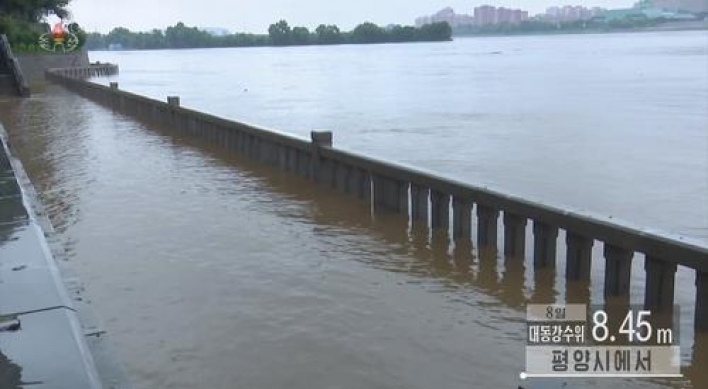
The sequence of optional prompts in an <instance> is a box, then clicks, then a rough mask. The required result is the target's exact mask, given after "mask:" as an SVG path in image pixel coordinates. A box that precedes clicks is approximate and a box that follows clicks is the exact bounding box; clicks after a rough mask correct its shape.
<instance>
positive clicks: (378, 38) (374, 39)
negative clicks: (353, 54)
mask: <svg viewBox="0 0 708 389" xmlns="http://www.w3.org/2000/svg"><path fill="white" fill-rule="evenodd" d="M385 40H386V31H385V30H384V29H383V28H381V27H379V26H377V25H375V24H374V23H370V22H366V23H362V24H360V25H358V26H356V27H355V28H354V30H353V31H352V41H353V42H354V43H379V42H384V41H385Z"/></svg>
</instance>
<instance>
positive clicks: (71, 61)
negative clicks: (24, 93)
mask: <svg viewBox="0 0 708 389" xmlns="http://www.w3.org/2000/svg"><path fill="white" fill-rule="evenodd" d="M16 57H17V60H18V61H19V63H20V66H21V67H22V71H23V72H24V74H25V78H26V79H27V82H28V83H29V84H30V85H31V86H32V85H38V84H44V83H45V82H46V81H45V79H44V72H45V71H46V70H47V69H55V68H75V67H87V66H89V57H88V52H87V51H86V50H79V51H74V52H70V53H47V52H40V53H20V54H17V55H16Z"/></svg>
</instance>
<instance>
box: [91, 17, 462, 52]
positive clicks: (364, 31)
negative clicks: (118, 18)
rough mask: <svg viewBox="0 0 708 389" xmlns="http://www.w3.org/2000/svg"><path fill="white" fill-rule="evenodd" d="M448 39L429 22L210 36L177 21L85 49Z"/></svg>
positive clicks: (284, 26) (123, 32)
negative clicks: (161, 27) (417, 25)
mask: <svg viewBox="0 0 708 389" xmlns="http://www.w3.org/2000/svg"><path fill="white" fill-rule="evenodd" d="M451 38H452V28H451V27H450V25H449V24H447V23H445V22H443V23H433V24H428V25H425V26H422V27H412V26H400V25H394V26H390V27H387V28H383V27H380V26H377V25H376V24H374V23H369V22H367V23H362V24H360V25H358V26H356V28H354V29H353V30H352V31H348V32H344V31H341V30H340V29H339V27H337V26H336V25H333V24H329V25H325V24H321V25H319V26H318V27H317V28H316V29H315V30H314V31H310V30H309V29H308V28H306V27H290V25H288V22H286V21H285V20H281V21H279V22H277V23H273V24H271V25H270V27H269V28H268V34H267V35H266V34H248V33H236V34H227V35H213V34H210V33H209V32H207V31H205V30H200V29H199V28H197V27H188V26H186V25H185V24H184V23H182V22H180V23H177V24H176V25H174V26H171V27H167V28H166V29H165V30H164V32H163V31H162V30H158V29H154V30H152V31H150V32H133V31H130V30H128V29H127V28H123V27H118V28H114V29H113V30H111V32H109V33H108V34H100V33H95V32H94V33H90V34H88V35H87V37H86V48H87V49H89V50H102V49H107V48H109V46H110V45H120V46H119V47H121V48H123V49H134V50H142V49H183V48H210V47H249V46H292V45H332V44H365V43H394V42H424V41H447V40H450V39H451Z"/></svg>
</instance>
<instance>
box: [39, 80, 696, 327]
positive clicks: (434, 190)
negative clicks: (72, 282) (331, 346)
mask: <svg viewBox="0 0 708 389" xmlns="http://www.w3.org/2000/svg"><path fill="white" fill-rule="evenodd" d="M69 73H70V72H69ZM48 78H50V79H51V80H53V81H54V82H57V83H59V84H62V85H64V86H65V87H67V88H68V89H70V90H72V91H74V92H76V93H78V94H80V95H83V96H85V97H87V98H90V99H92V100H94V101H97V102H99V103H101V104H104V105H106V106H108V107H111V108H112V109H114V110H116V111H118V112H121V113H123V114H126V115H130V116H133V117H135V118H137V119H140V120H144V121H147V122H151V123H156V124H158V125H160V126H163V127H165V128H168V129H170V130H172V131H174V132H175V133H177V134H180V135H187V136H191V137H194V138H199V139H203V140H206V141H208V142H210V143H212V144H214V145H217V146H220V147H223V148H225V149H228V150H230V151H232V152H235V153H239V154H243V155H246V156H248V157H250V158H253V159H255V160H259V161H262V162H264V163H266V164H269V165H271V166H274V167H277V168H279V169H282V170H285V171H290V172H293V173H294V174H297V175H300V176H302V177H306V178H309V179H311V180H313V181H316V182H319V183H321V184H324V185H327V186H330V187H332V188H336V189H337V190H339V191H341V192H344V193H348V194H351V195H354V196H356V197H358V198H359V199H361V200H363V201H367V202H369V203H370V204H371V205H372V209H373V212H374V213H383V212H386V213H400V214H403V215H405V216H407V217H408V219H409V221H410V223H411V224H412V225H420V226H423V227H429V228H431V229H433V230H437V231H438V232H442V233H445V234H449V233H451V234H452V238H453V239H454V240H456V241H469V242H470V243H471V241H472V239H473V237H472V236H471V235H472V230H473V229H472V222H473V219H476V222H477V228H476V229H477V236H476V241H477V247H479V248H481V249H491V250H496V247H497V240H498V237H499V236H503V239H504V242H503V244H502V247H503V250H504V255H505V256H506V257H507V258H510V259H517V260H523V258H524V257H525V253H526V247H525V242H526V230H527V228H526V227H527V224H528V222H529V221H531V223H532V224H533V228H532V231H533V242H534V244H533V261H534V267H535V268H536V269H542V268H553V267H555V266H556V262H557V261H558V258H557V257H558V255H557V247H558V244H559V242H558V234H559V229H563V230H565V233H566V234H565V236H566V242H565V244H566V247H567V250H566V251H567V254H566V257H565V261H566V278H567V279H568V280H585V281H589V279H590V275H591V266H592V247H593V245H595V244H602V245H603V248H604V256H605V261H606V264H605V280H604V282H605V296H606V297H625V298H627V299H628V296H629V282H630V279H631V262H632V260H633V258H634V257H635V253H639V254H643V255H644V256H645V258H646V261H645V263H646V264H645V271H646V280H647V281H646V290H645V305H646V307H647V308H650V309H653V310H654V312H662V311H663V312H669V313H670V311H671V310H672V309H673V302H674V283H675V273H676V270H677V265H680V266H685V267H689V268H691V269H694V270H695V272H696V287H697V295H696V316H695V321H694V323H695V328H696V329H697V330H700V331H705V330H708V248H706V247H703V246H701V245H698V244H695V243H689V242H685V241H681V240H677V239H672V238H669V237H665V236H660V235H657V234H653V233H649V232H646V231H643V230H640V229H635V228H631V227H628V226H623V225H619V224H616V223H614V222H611V221H608V220H602V219H598V218H594V217H591V216H587V215H581V214H577V213H573V212H569V211H566V210H562V209H558V208H554V207H550V206H547V205H544V204H539V203H535V202H531V201H527V200H524V199H521V198H518V197H515V196H510V195H506V194H503V193H498V192H495V191H491V190H488V189H486V188H480V187H476V186H473V185H470V184H467V183H463V182H459V181H455V180H451V179H447V178H443V177H440V176H438V175H435V174H432V173H428V172H425V171H421V170H419V169H414V168H410V167H406V166H402V165H400V164H395V163H391V162H386V161H380V160H376V159H373V158H369V157H366V156H363V155H359V154H356V153H352V152H348V151H343V150H338V149H336V148H333V147H332V135H331V133H329V132H313V133H312V137H311V139H310V140H305V139H301V138H297V137H293V136H290V135H287V134H283V133H280V132H276V131H272V130H266V129H262V128H257V127H254V126H250V125H246V124H243V123H239V122H235V121H231V120H226V119H223V118H219V117H216V116H213V115H208V114H205V113H202V112H198V111H195V110H191V109H188V108H184V107H181V106H180V105H179V98H178V97H169V98H168V102H162V101H158V100H154V99H150V98H147V97H144V96H140V95H137V94H133V93H129V92H125V91H122V90H120V89H118V85H117V84H115V83H112V84H111V86H103V85H98V84H94V83H90V82H87V81H83V80H79V79H76V78H72V77H71V76H67V70H62V71H55V72H50V73H49V74H48ZM473 211H474V212H475V213H476V218H473ZM500 215H501V216H502V217H503V219H502V221H503V222H502V225H503V234H500V232H499V231H497V230H498V225H499V217H500Z"/></svg>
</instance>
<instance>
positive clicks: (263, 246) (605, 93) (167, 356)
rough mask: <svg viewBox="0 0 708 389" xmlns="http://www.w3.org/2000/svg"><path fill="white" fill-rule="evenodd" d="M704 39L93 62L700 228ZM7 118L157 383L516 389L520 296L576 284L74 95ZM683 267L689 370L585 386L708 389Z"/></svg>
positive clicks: (285, 122)
mask: <svg viewBox="0 0 708 389" xmlns="http://www.w3.org/2000/svg"><path fill="white" fill-rule="evenodd" d="M706 38H708V34H706V33H705V32H677V33H651V34H649V33H647V34H621V35H620V34H618V35H583V36H577V35H576V36H572V35H569V36H553V37H513V38H507V37H505V38H479V39H457V40H455V41H454V42H449V43H430V44H427V43H426V44H405V45H372V46H333V47H301V48H277V49H276V48H250V49H216V50H181V51H153V52H119V53H118V52H96V53H91V59H92V60H100V61H111V62H117V63H118V64H119V65H120V67H121V74H120V76H118V77H117V81H119V82H120V86H121V88H122V89H126V90H130V91H135V92H139V93H143V94H147V95H150V96H154V97H159V98H164V96H166V95H168V94H169V95H173V94H176V95H180V96H181V97H182V104H183V105H185V106H189V107H194V108H199V109H202V110H205V111H208V112H212V113H216V114H219V115H223V116H227V117H230V118H234V119H238V120H243V121H247V122H250V123H254V124H257V125H264V126H268V127H274V128H278V129H279V130H282V131H286V132H292V133H295V134H300V135H306V134H307V133H308V132H309V131H310V130H311V129H314V128H326V129H331V130H333V131H334V133H335V139H334V142H335V146H343V147H345V148H348V149H353V150H356V151H360V152H363V153H366V154H370V155H375V156H378V157H381V158H386V159H390V160H395V161H400V162H404V163H407V164H410V165H414V166H419V167H421V168H425V169H428V170H433V171H436V172H439V173H441V174H444V175H447V176H450V177H455V178H460V179H462V180H465V181H468V182H470V183H473V184H477V185H485V186H490V187H493V188H495V189H498V190H502V191H506V192H510V193H513V194H517V195H522V196H526V197H529V198H532V199H536V200H539V201H542V202H545V203H549V204H553V205H558V206H568V207H570V208H574V209H582V210H585V211H588V212H593V213H596V214H598V215H602V216H608V215H612V216H613V217H614V218H619V219H624V220H627V221H628V223H630V224H633V225H639V226H642V227H650V228H653V229H657V230H660V231H664V232H666V233H667V234H671V235H675V236H683V237H684V238H685V239H692V240H696V241H701V242H704V243H705V242H708V202H707V201H705V200H706V199H707V198H708V130H707V129H706V123H708V88H706V85H708V47H707V46H706V42H707V41H706ZM97 81H98V82H107V80H97ZM0 115H1V116H0V118H2V121H3V123H4V124H5V126H6V127H7V129H8V132H9V133H10V139H11V140H12V142H13V144H14V147H15V149H16V152H17V154H18V155H19V157H20V158H21V159H22V160H23V163H24V164H25V168H26V170H27V171H28V173H29V174H30V176H31V177H32V179H33V181H34V182H35V185H36V186H37V187H38V190H39V192H40V193H41V196H42V198H43V200H44V201H45V203H46V204H47V207H48V209H49V212H50V215H51V217H52V221H53V222H54V224H55V225H56V228H57V231H58V232H59V234H60V235H61V238H62V239H63V240H64V242H65V247H66V248H67V250H68V251H69V253H70V258H71V261H72V262H74V266H75V267H76V268H77V270H78V271H79V273H80V274H81V275H82V278H83V281H84V282H85V283H86V286H87V289H88V294H89V295H90V296H92V298H93V300H94V303H95V304H94V305H95V306H96V309H97V310H98V311H99V313H100V314H101V316H102V318H103V319H104V321H105V325H106V327H107V330H108V331H109V332H110V333H111V334H112V335H113V339H114V341H115V342H116V344H117V349H118V352H119V356H120V357H121V359H123V360H124V361H125V362H126V364H127V365H128V368H129V371H130V373H131V375H132V377H133V378H134V380H135V383H136V384H137V386H138V387H139V388H145V389H147V388H157V387H160V388H194V387H210V388H233V387H239V388H240V387H242V388H284V387H288V388H317V387H331V388H362V387H366V388H421V389H422V388H431V387H442V388H477V387H480V388H483V387H484V388H490V387H498V388H502V387H506V388H513V387H516V386H517V385H518V382H519V380H518V374H519V372H521V371H522V370H523V368H524V354H523V350H524V344H525V343H524V339H525V325H524V322H523V319H524V313H525V312H524V306H525V304H526V303H528V302H529V301H539V302H540V301H543V302H548V301H554V300H557V301H565V300H566V298H570V297H571V296H570V294H571V293H572V291H571V292H566V287H565V282H564V281H563V279H562V278H563V277H560V276H559V277H556V276H555V274H554V273H552V272H541V273H540V274H537V275H533V272H532V270H531V267H532V266H531V265H530V264H529V262H528V261H527V262H526V263H519V262H516V263H504V261H501V260H497V259H496V258H485V257H481V258H479V257H477V256H476V255H474V252H470V250H468V249H465V248H464V247H452V246H450V245H449V244H448V242H447V241H438V242H436V241H435V240H434V241H433V242H432V243H429V242H428V240H427V236H420V235H419V234H416V233H415V231H409V230H408V229H407V228H405V226H404V223H403V222H402V221H401V220H400V219H399V218H396V217H383V218H379V217H377V218H376V219H372V218H371V217H370V216H369V212H368V208H367V207H365V206H364V205H362V204H358V203H357V202H356V201H353V200H352V199H351V198H349V197H346V196H342V195H339V194H336V193H333V192H330V191H328V190H326V189H323V188H318V187H314V186H312V185H310V184H309V183H308V182H307V181H304V180H301V179H298V178H293V177H289V176H287V175H284V174H282V173H279V172H276V171H273V170H271V169H269V168H264V167H261V166H259V165H257V164H253V163H251V162H249V161H246V160H242V159H240V158H238V157H235V156H233V155H227V154H225V153H223V152H220V151H218V150H214V149H211V148H209V147H206V146H204V145H202V144H200V143H195V142H191V141H187V140H183V139H178V138H175V137H173V136H170V135H169V134H167V133H165V132H164V131H158V130H156V129H153V128H148V127H146V126H145V125H144V124H141V123H138V122H136V121H134V120H132V119H129V118H126V117H124V116H121V115H118V114H115V113H113V112H111V111H110V110H108V109H105V108H103V107H100V106H98V105H96V104H93V103H91V102H89V101H87V100H85V99H83V98H81V97H78V96H76V95H73V94H71V93H69V92H67V91H65V90H63V89H62V88H60V87H56V86H47V87H46V88H45V89H42V90H38V91H37V93H35V94H34V95H33V97H32V98H30V99H29V100H23V101H20V102H18V101H9V100H3V101H0ZM529 247H530V246H529ZM599 249H600V250H601V248H599ZM642 265H643V261H641V260H638V261H635V268H634V274H635V277H634V278H633V283H632V293H633V299H634V300H635V301H640V300H641V292H642V289H643V285H644V284H643V275H642V271H641V270H642ZM594 266H595V267H594V276H593V284H592V285H591V286H590V296H591V298H592V299H593V300H597V299H600V296H601V287H602V285H601V280H602V277H601V274H602V269H603V267H602V263H601V261H598V262H597V263H596V265H594ZM558 274H564V273H563V265H562V263H560V262H559V269H558ZM678 277H679V282H678V283H677V303H679V304H681V305H682V308H683V309H682V318H683V321H684V325H683V326H682V333H681V335H682V350H683V364H684V366H685V369H684V372H685V373H686V374H687V376H688V377H687V379H684V380H674V381H669V382H665V381H652V382H647V381H638V380H610V381H600V380H596V381H579V382H573V383H572V384H573V385H576V386H577V387H602V388H604V387H611V388H615V387H616V388H625V387H626V388H644V387H658V388H661V387H670V388H683V387H686V388H706V387H708V378H707V377H706V371H705V370H706V369H701V366H703V367H705V366H706V365H708V358H706V355H705V354H706V351H705V349H706V346H705V345H704V343H705V341H704V340H701V341H700V342H699V345H698V346H699V347H698V350H696V351H695V352H694V350H693V349H694V344H693V333H692V331H691V326H692V323H691V320H692V315H693V309H692V305H693V300H694V293H695V288H694V287H693V279H694V278H693V274H692V273H691V272H689V271H686V270H680V271H679V275H678ZM566 294H568V296H566ZM701 370H703V371H701Z"/></svg>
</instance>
